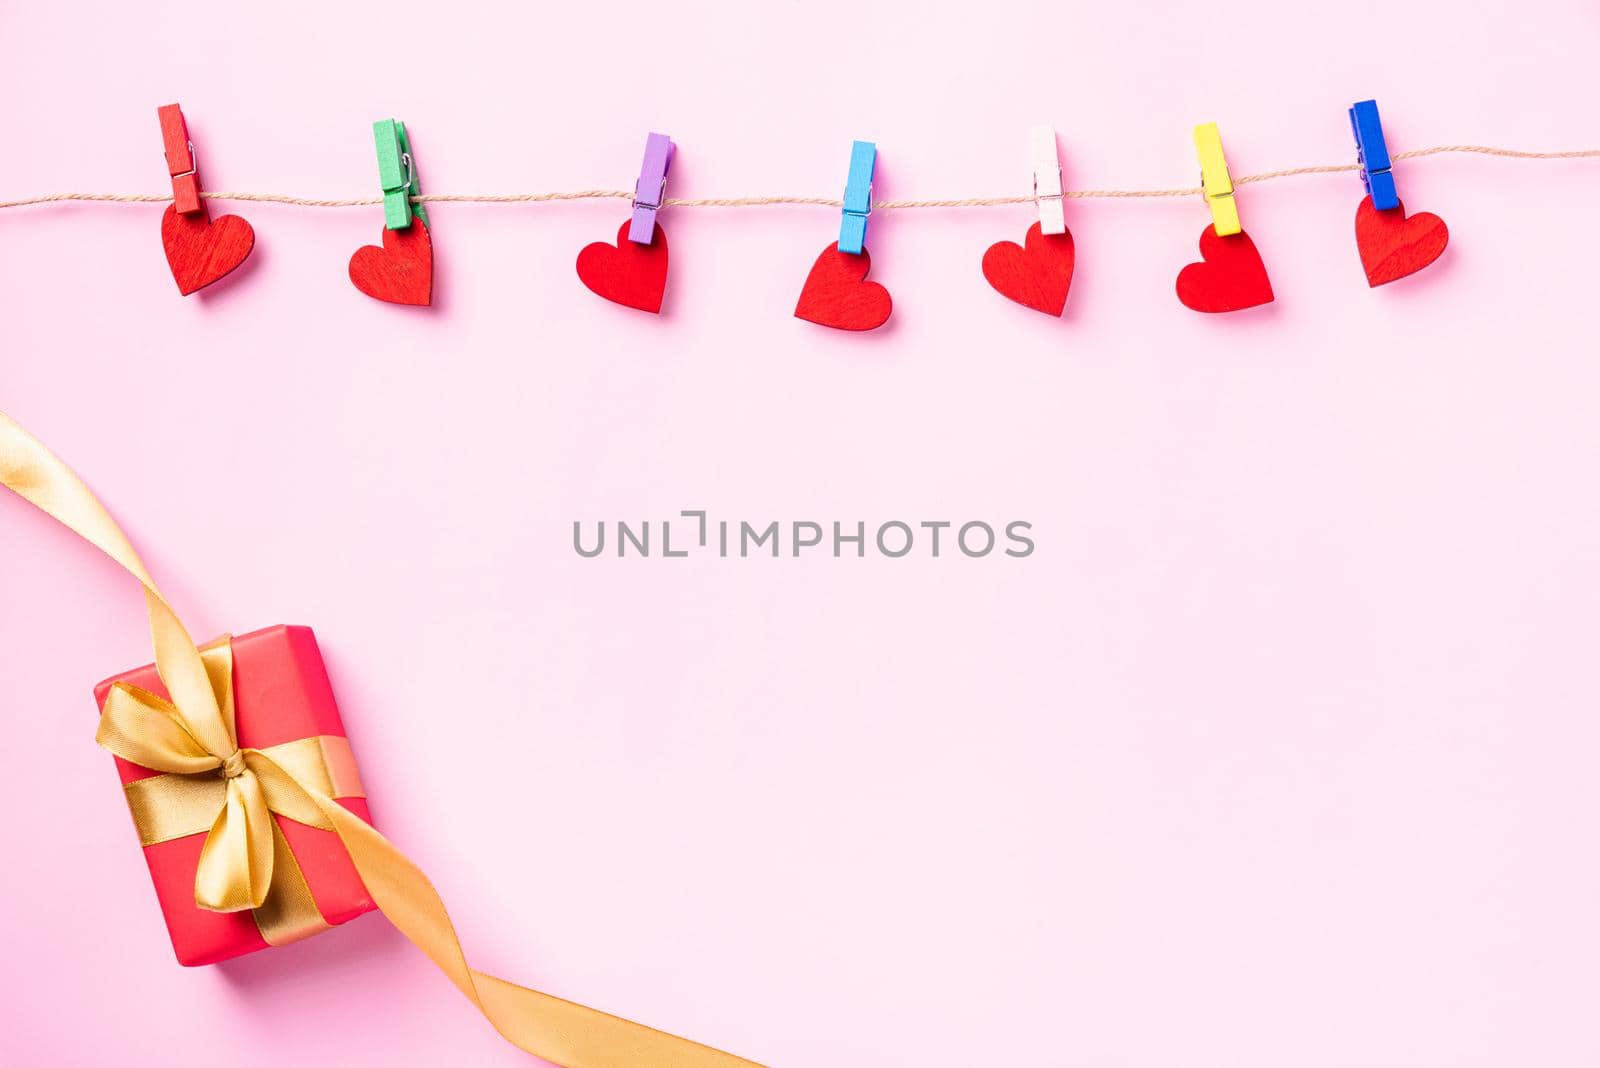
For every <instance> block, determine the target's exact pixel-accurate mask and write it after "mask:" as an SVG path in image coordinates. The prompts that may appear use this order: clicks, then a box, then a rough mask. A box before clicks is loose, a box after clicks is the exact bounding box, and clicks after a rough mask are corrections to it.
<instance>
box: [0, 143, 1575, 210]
mask: <svg viewBox="0 0 1600 1068" xmlns="http://www.w3.org/2000/svg"><path fill="white" fill-rule="evenodd" d="M1463 153H1465V154H1471V155H1478V156H1498V157H1500V158H1501V159H1596V158H1600V148H1583V149H1575V150H1572V151H1566V152H1524V151H1521V150H1519V149H1514V148H1492V147H1489V146H1487V145H1437V146H1435V147H1433V148H1416V149H1412V150H1411V151H1409V152H1397V153H1395V154H1394V155H1392V156H1391V157H1390V159H1392V160H1394V161H1399V160H1407V159H1421V158H1422V157H1424V156H1441V155H1452V154H1463ZM1360 169H1361V168H1360V166H1359V165H1358V164H1355V163H1335V164H1328V165H1326V166H1321V167H1289V168H1287V169H1285V170H1280V171H1266V172H1264V173H1261V174H1247V175H1245V176H1244V177H1242V178H1235V179H1234V180H1233V184H1234V185H1235V186H1241V185H1252V184H1254V183H1256V182H1270V181H1275V180H1277V179H1279V178H1294V177H1298V176H1300V175H1303V174H1340V173H1344V172H1350V171H1359V170H1360ZM1200 193H1201V189H1200V187H1199V186H1189V187H1187V188H1183V189H1076V190H1071V191H1069V192H1066V193H1063V194H1062V196H1063V197H1065V198H1066V199H1068V200H1097V199H1172V198H1177V197H1192V196H1199V195H1200ZM200 195H201V196H202V197H204V198H205V199H207V200H234V201H243V202H255V203H260V204H289V205H292V206H294V207H297V208H363V207H371V206H373V205H376V204H381V203H383V198H381V197H348V198H344V199H339V200H327V199H322V198H318V197H297V196H290V195H288V194H284V193H201V194H200ZM171 199H172V197H171V195H169V194H166V193H43V194H41V195H39V196H34V197H24V198H22V199H20V200H0V208H26V207H31V206H33V205H36V204H59V203H63V202H65V201H81V202H88V203H96V204H165V203H166V202H167V201H170V200H171ZM411 199H412V201H413V202H415V203H418V204H545V203H550V202H554V201H562V200H632V199H633V191H632V190H631V189H580V190H577V191H574V192H570V193H424V194H422V195H420V196H414V197H412V198H411ZM1033 199H1034V198H1033V197H1032V196H1031V195H1028V196H1013V197H961V198H955V199H936V200H878V201H874V202H873V204H872V207H873V210H874V211H900V210H903V209H910V208H998V207H1004V206H1006V205H1012V204H1032V203H1033ZM779 205H803V206H812V207H821V208H840V207H843V206H844V202H843V201H842V200H840V199H839V198H838V197H789V196H764V197H689V198H683V197H668V198H667V200H666V203H665V206H667V207H672V208H765V207H775V206H779Z"/></svg>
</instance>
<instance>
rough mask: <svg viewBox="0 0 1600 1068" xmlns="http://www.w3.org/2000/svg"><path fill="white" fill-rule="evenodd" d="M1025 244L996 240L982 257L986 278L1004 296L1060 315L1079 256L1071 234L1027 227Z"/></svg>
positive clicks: (1023, 304) (1035, 308)
mask: <svg viewBox="0 0 1600 1068" xmlns="http://www.w3.org/2000/svg"><path fill="white" fill-rule="evenodd" d="M1023 241H1024V244H1022V245H1019V244H1017V243H1016V242H1015V241H997V242H995V243H994V244H992V245H990V246H989V250H988V251H987V252H985V253H984V254H983V277H984V278H986V279H988V280H989V284H990V285H991V286H994V288H995V290H996V291H997V292H999V293H1000V295H1001V296H1004V297H1010V298H1011V299H1012V300H1014V301H1016V302H1017V303H1018V304H1021V305H1022V306H1024V307H1027V308H1032V309H1033V310H1034V311H1041V312H1044V313H1045V314H1046V315H1057V316H1058V315H1060V314H1061V310H1062V309H1063V308H1065V307H1066V306H1067V289H1068V287H1069V286H1071V285H1072V268H1073V266H1074V265H1075V263H1076V261H1077V253H1076V251H1075V250H1074V248H1073V245H1072V234H1070V233H1065V234H1046V233H1045V232H1044V231H1043V230H1042V229H1041V228H1040V224H1039V223H1034V224H1033V225H1032V226H1030V227H1028V236H1027V237H1025V238H1024V239H1023Z"/></svg>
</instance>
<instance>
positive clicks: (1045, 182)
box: [1033, 126, 1067, 234]
mask: <svg viewBox="0 0 1600 1068" xmlns="http://www.w3.org/2000/svg"><path fill="white" fill-rule="evenodd" d="M1064 192H1065V190H1064V189H1063V188H1062V186H1061V157H1060V156H1059V155H1057V154H1056V132H1055V130H1054V129H1053V128H1051V127H1049V126H1035V127H1034V128H1033V200H1034V203H1036V204H1038V205H1039V232H1040V233H1042V234H1064V233H1066V232H1067V216H1066V212H1065V211H1063V210H1062V203H1063V202H1062V194H1063V193H1064Z"/></svg>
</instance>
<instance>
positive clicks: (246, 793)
mask: <svg viewBox="0 0 1600 1068" xmlns="http://www.w3.org/2000/svg"><path fill="white" fill-rule="evenodd" d="M0 485H3V486H5V487H6V488H7V489H10V490H12V491H13V492H15V493H16V494H17V495H18V496H20V497H22V498H23V499H24V500H26V501H28V502H30V503H31V504H33V505H34V506H35V507H37V508H38V509H40V510H41V511H43V512H45V513H46V514H48V515H50V516H53V517H54V518H55V519H57V520H58V521H59V522H61V523H62V524H63V525H64V526H66V527H67V528H68V529H69V530H71V531H73V532H74V533H75V534H77V535H78V536H79V537H81V538H83V539H84V540H85V541H88V542H89V543H90V544H92V545H94V546H95V547H96V548H98V549H100V550H101V551H102V552H104V553H105V554H106V555H107V556H109V557H111V559H113V560H115V561H116V562H117V563H118V564H120V565H121V566H122V567H123V569H124V570H126V571H127V572H128V573H129V574H131V575H132V576H133V577H134V578H136V579H138V580H139V583H140V585H142V586H143V587H144V596H145V607H146V608H147V610H148V613H149V617H150V636H151V639H152V640H153V642H154V644H155V661H156V670H157V672H158V673H159V674H160V676H161V681H162V684H163V685H165V686H166V688H167V692H168V693H169V694H170V695H171V697H172V700H171V701H170V702H166V701H161V700H160V698H157V697H155V695H153V694H148V693H144V692H143V691H139V690H136V689H135V688H133V687H127V686H117V687H113V688H112V690H111V693H110V694H109V695H108V696H107V699H106V703H105V707H104V708H103V709H102V710H101V722H100V728H99V731H98V732H97V734H96V740H97V741H98V742H99V743H100V744H101V745H102V746H104V747H105V748H107V749H109V750H111V751H112V752H113V753H116V754H117V755H118V756H121V757H123V758H124V759H127V760H130V761H132V762H134V763H136V764H140V765H142V766H144V767H148V768H153V769H155V770H157V771H163V772H166V773H168V774H176V775H192V774H197V773H212V774H213V775H214V773H215V772H216V770H217V769H219V768H220V769H222V772H223V777H224V779H225V787H224V797H223V803H222V805H221V807H220V810H219V811H218V812H217V815H216V818H215V822H214V823H213V824H212V826H211V830H210V833H209V834H208V835H207V837H206V841H205V846H204V848H203V850H202V852H201V857H200V864H199V868H198V870H197V871H196V873H195V900H196V902H197V903H198V904H199V905H200V906H201V907H202V908H208V909H213V910H217V911H238V910H242V909H247V908H256V907H259V906H261V905H262V904H263V903H264V902H266V901H267V900H268V898H269V896H270V895H271V894H272V892H273V889H274V888H275V887H277V886H279V885H281V884H282V883H283V881H284V875H283V872H284V869H285V868H286V867H288V866H292V865H293V860H292V854H289V853H288V850H287V849H284V850H283V851H282V852H281V853H279V854H277V855H276V856H275V855H274V842H275V841H277V839H278V836H279V835H280V833H281V832H279V831H278V829H277V825H276V822H275V821H274V819H273V817H272V813H274V812H278V813H281V814H283V815H284V816H287V817H288V818H289V819H292V820H297V821H299V822H301V823H306V824H309V825H311V826H313V827H320V828H322V829H324V830H329V831H332V832H333V833H334V834H336V835H338V836H339V840H340V841H341V842H343V843H344V847H345V849H346V850H347V851H348V852H349V854H350V859H351V861H352V862H353V863H354V864H355V868H356V872H357V874H359V875H360V876H361V881H362V882H363V883H365V884H366V887H367V891H368V892H369V893H370V894H371V895H372V900H373V901H374V902H375V903H376V904H377V906H378V908H379V909H381V910H382V911H383V913H384V915H386V916H388V917H389V920H390V922H392V923H393V924H394V925H395V926H396V927H397V928H399V929H400V932H401V933H402V934H404V935H405V936H406V937H407V938H408V939H410V940H411V941H412V943H413V944H415V945H416V946H417V948H418V949H421V950H422V951H423V952H424V953H426V954H427V955H428V957H429V958H430V959H432V961H433V962H434V964H436V965H437V966H438V967H439V969H440V970H441V971H443V972H444V973H445V975H446V976H448V977H449V979H450V981H451V982H452V983H454V984H455V985H456V987H457V989H459V990H460V991H461V993H462V994H464V995H466V997H467V999H468V1000H469V1001H471V1002H472V1003H473V1005H474V1006H476V1007H477V1009H478V1011H479V1012H481V1013H483V1015H484V1017H485V1018H487V1019H488V1021H489V1022H490V1023H491V1024H493V1025H494V1028H495V1029H496V1030H497V1031H499V1032H500V1034H501V1035H503V1036H504V1037H505V1038H506V1039H507V1040H508V1041H510V1042H511V1043H512V1044H513V1045H516V1046H517V1047H519V1048H521V1049H523V1050H526V1051H527V1052H529V1053H533V1054H536V1055H538V1056H540V1057H543V1058H544V1059H545V1060H548V1061H553V1062H554V1063H556V1064H559V1065H563V1066H564V1068H761V1066H760V1065H757V1064H756V1063H755V1062H754V1061H748V1060H745V1059H744V1058H742V1057H736V1056H734V1055H733V1054H731V1053H724V1052H722V1051H721V1050H717V1049H713V1048H711V1047H710V1046H702V1045H700V1044H699V1043H697V1042H691V1041H689V1040H688V1039H686V1038H679V1037H678V1036H676V1035H671V1034H667V1033H666V1032H664V1031H657V1030H655V1029H654V1028H650V1027H646V1026H645V1025H643V1024H639V1023H634V1022H633V1021H632V1020H624V1019H622V1018H621V1017H617V1016H612V1015H610V1014H608V1013H604V1012H600V1011H599V1010H597V1009H591V1008H588V1007H586V1006H583V1005H578V1004H575V1003H573V1002H570V1001H564V1000H562V999H560V998H557V997H552V996H551V995H549V994H544V993H541V992H539V991H537V990H530V989H529V988H527V987H522V986H517V985H516V984H515V983H511V982H507V981H506V980H504V979H500V978H498V977H496V976H493V975H489V974H488V973H486V972H480V971H478V970H477V969H475V968H473V967H471V966H470V965H468V964H467V960H466V956H465V952H464V951H463V950H462V948H461V943H460V941H459V940H458V939H457V938H456V934H455V928H454V926H453V925H452V924H451V923H450V916H449V914H448V913H447V912H446V911H445V907H444V902H443V901H442V900H441V899H440V898H439V894H438V892H437V891H436V890H434V888H433V884H432V883H430V882H429V881H428V877H427V876H425V875H424V874H423V873H422V870H421V869H420V868H418V867H417V866H416V865H415V864H413V863H412V862H411V861H410V860H409V859H407V857H406V856H405V854H403V853H401V852H400V850H398V849H396V848H395V847H394V846H393V845H392V844H391V843H390V842H389V840H388V839H387V838H385V837H384V836H383V835H381V834H379V833H378V832H377V831H376V830H374V829H373V828H372V827H371V826H370V825H369V824H367V823H366V822H365V821H363V820H362V819H361V818H360V817H358V816H356V815H355V814H354V813H352V812H350V811H349V810H347V809H346V808H345V807H344V806H343V805H340V804H339V803H338V802H337V801H335V800H334V799H333V798H332V797H331V796H329V793H328V792H327V791H326V790H325V789H324V788H320V787H319V785H318V784H316V783H314V782H312V781H310V777H309V776H307V775H304V774H292V773H291V772H290V771H289V770H286V769H285V767H284V766H283V764H282V763H280V761H279V760H277V759H275V758H274V756H273V755H272V754H270V753H269V752H268V751H267V750H255V749H243V750H241V749H240V748H239V747H238V745H237V743H236V742H235V740H234V739H235V734H234V725H233V688H232V673H231V671H228V672H226V675H225V677H223V675H222V673H221V672H219V670H218V668H217V661H218V659H219V658H216V657H202V655H201V653H200V650H199V649H198V648H197V647H196V645H195V643H194V639H193V638H191V637H190V636H189V632H188V631H187V630H185V629H184V626H183V623H182V622H181V621H180V620H179V619H178V615H177V613H176V612H174V611H173V609H172V607H171V606H170V605H168V604H167V602H166V599H165V598H164V597H162V595H161V593H160V591H159V590H158V589H157V588H156V584H155V581H154V580H153V579H152V578H151V577H150V575H149V573H148V572H147V571H146V570H145V567H144V563H143V562H142V561H141V560H140V559H139V555H138V554H137V553H136V552H134V550H133V546H132V545H131V544H130V543H129V541H128V538H127V535H125V534H124V533H123V532H122V528H121V527H119V526H118V525H117V523H116V521H115V520H113V519H112V518H111V516H110V514H109V513H107V512H106V510H105V507H104V506H103V505H101V503H100V501H99V500H98V499H97V498H96V497H95V495H94V493H93V492H92V491H91V490H90V489H89V487H88V486H86V485H84V483H83V481H82V480H81V479H79V478H78V476H77V475H76V474H74V473H73V472H72V469H71V468H69V467H67V465H66V464H64V463H62V462H61V460H60V459H58V458H57V457H56V456H55V455H54V454H53V453H51V452H50V450H48V449H47V448H45V447H44V445H43V444H42V443H40V442H39V441H38V440H37V439H35V438H34V437H33V436H32V435H30V434H29V433H28V432H27V431H25V430H23V429H22V427H20V426H18V425H17V424H16V423H15V422H13V421H12V420H11V419H10V418H9V417H7V416H6V415H5V414H4V413H0ZM208 652H209V650H208ZM273 748H274V749H276V748H278V747H273ZM213 782H214V779H213ZM286 855H287V856H288V858H289V859H288V860H287V861H285V856H286Z"/></svg>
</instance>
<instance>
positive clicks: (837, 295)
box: [794, 243, 894, 330]
mask: <svg viewBox="0 0 1600 1068" xmlns="http://www.w3.org/2000/svg"><path fill="white" fill-rule="evenodd" d="M871 269H872V257H871V256H869V255H867V250H866V249H862V250H861V251H860V252H859V253H851V252H840V251H839V246H838V244H837V243H835V244H832V245H829V246H828V247H827V248H825V249H823V250H822V255H820V256H818V257H817V262H816V263H813V264H812V265H811V273H810V274H808V275H806V284H805V287H804V288H803V289H801V290H800V302H799V303H798V304H796V305H795V306H794V314H795V317H796V318H800V319H804V320H806V321H807V322H811V323H817V324H818V325H820V326H831V327H833V328H834V329H836V330H875V329H877V328H878V327H880V326H882V325H883V324H884V323H886V322H888V321H889V313H890V312H891V311H893V310H894V302H893V301H891V300H890V299H889V291H888V290H887V289H885V288H884V287H883V286H881V285H879V284H878V283H877V282H868V281H866V277H867V272H868V271H870V270H871Z"/></svg>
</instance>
